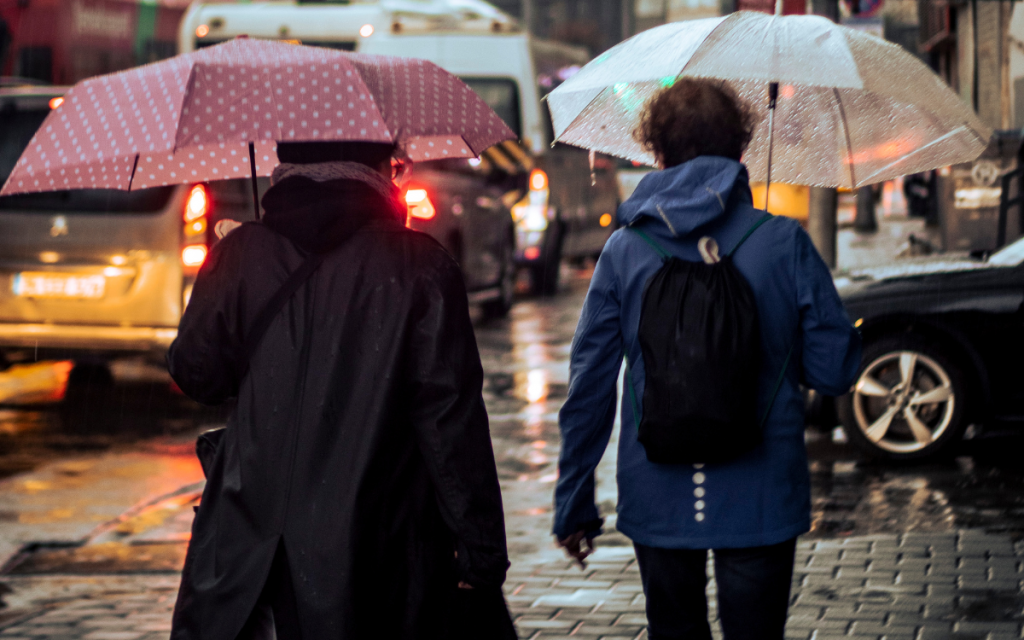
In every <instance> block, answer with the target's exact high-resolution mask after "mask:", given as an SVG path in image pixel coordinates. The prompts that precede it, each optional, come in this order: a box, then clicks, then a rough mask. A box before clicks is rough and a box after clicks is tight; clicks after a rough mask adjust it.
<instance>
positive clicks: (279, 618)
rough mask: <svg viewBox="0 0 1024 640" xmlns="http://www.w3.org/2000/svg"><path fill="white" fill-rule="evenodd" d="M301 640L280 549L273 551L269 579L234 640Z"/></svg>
mask: <svg viewBox="0 0 1024 640" xmlns="http://www.w3.org/2000/svg"><path fill="white" fill-rule="evenodd" d="M275 638H276V640H302V634H301V633H300V631H299V612H298V605H297V601H296V598H295V587H294V586H293V585H292V574H291V570H290V569H289V568H288V557H287V556H286V555H285V551H284V545H279V546H278V547H277V554H276V555H275V556H274V562H273V564H271V565H270V575H268V576H267V582H266V584H264V585H263V592H262V593H261V594H260V598H259V600H257V601H256V606H255V607H253V610H252V613H251V614H249V620H248V621H247V622H246V623H245V626H244V627H242V631H241V632H239V634H238V637H237V638H236V640H275Z"/></svg>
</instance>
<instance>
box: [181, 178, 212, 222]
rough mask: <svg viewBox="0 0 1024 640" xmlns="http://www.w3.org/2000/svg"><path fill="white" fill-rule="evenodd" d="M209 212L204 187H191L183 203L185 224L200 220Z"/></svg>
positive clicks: (208, 199)
mask: <svg viewBox="0 0 1024 640" xmlns="http://www.w3.org/2000/svg"><path fill="white" fill-rule="evenodd" d="M209 211H210V198H209V196H208V195H207V194H206V187H204V186H203V185H201V184H197V185H196V186H194V187H192V191H191V192H189V194H188V200H186V201H185V222H192V221H193V220H198V219H199V218H202V217H203V216H205V215H206V214H207V213H209Z"/></svg>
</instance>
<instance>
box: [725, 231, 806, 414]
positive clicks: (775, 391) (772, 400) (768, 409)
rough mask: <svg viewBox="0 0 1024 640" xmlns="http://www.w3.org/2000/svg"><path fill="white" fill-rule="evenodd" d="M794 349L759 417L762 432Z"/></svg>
mask: <svg viewBox="0 0 1024 640" xmlns="http://www.w3.org/2000/svg"><path fill="white" fill-rule="evenodd" d="M734 251H735V249H734ZM795 348H796V345H795V344H794V345H793V346H792V347H790V348H789V353H787V354H786V359H785V360H783V362H782V371H779V378H778V380H776V381H775V388H774V389H772V397H771V398H770V399H769V400H768V406H767V407H765V410H764V415H763V416H762V417H761V429H762V430H763V429H764V423H766V422H768V414H770V413H771V412H772V405H774V404H775V398H776V397H777V396H778V395H779V389H781V388H782V381H783V380H785V379H786V369H788V368H789V361H790V359H791V358H792V357H793V349H795Z"/></svg>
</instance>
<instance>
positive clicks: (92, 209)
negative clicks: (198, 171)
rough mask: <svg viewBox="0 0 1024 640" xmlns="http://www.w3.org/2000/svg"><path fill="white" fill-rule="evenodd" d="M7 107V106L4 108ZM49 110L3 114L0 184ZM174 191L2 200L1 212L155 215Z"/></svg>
mask: <svg viewBox="0 0 1024 640" xmlns="http://www.w3.org/2000/svg"><path fill="white" fill-rule="evenodd" d="M5 106H8V105H5ZM47 114H49V110H43V109H32V110H25V109H23V110H17V109H13V110H12V109H9V108H4V109H2V110H0V183H3V182H5V181H6V180H7V177H8V176H9V175H11V171H12V170H13V169H14V164H15V163H16V162H17V161H18V158H19V157H20V156H21V153H22V152H23V151H24V150H25V148H26V147H27V146H28V143H29V141H30V140H31V139H32V136H33V135H34V134H35V132H36V129H38V128H39V125H41V124H42V123H43V120H44V119H45V118H46V116H47ZM173 193H174V187H156V188H155V189H139V190H137V191H119V190H116V189H73V190H65V191H47V192H44V193H25V194H20V195H14V196H3V197H0V211H20V212H26V213H28V212H45V213H52V212H55V211H59V212H69V213H155V212H158V211H162V210H163V209H164V208H165V207H166V206H167V203H168V202H169V201H170V199H171V195H172V194H173Z"/></svg>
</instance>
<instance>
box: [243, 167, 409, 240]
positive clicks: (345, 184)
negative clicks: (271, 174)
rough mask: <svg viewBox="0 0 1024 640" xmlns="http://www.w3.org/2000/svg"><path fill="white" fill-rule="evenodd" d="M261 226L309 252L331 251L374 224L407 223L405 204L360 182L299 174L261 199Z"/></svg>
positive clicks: (269, 190) (280, 183)
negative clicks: (384, 222)
mask: <svg viewBox="0 0 1024 640" xmlns="http://www.w3.org/2000/svg"><path fill="white" fill-rule="evenodd" d="M262 203H263V209H264V211H265V213H264V216H263V224H265V225H267V226H268V227H270V228H271V229H273V230H274V231H276V232H278V233H280V234H281V235H283V236H285V237H286V238H288V239H289V240H291V241H292V242H294V243H295V244H297V245H299V247H301V248H302V249H304V250H305V251H313V252H317V253H321V252H324V251H330V250H331V249H333V248H335V247H337V246H338V245H339V244H341V243H342V242H344V241H345V240H346V239H347V238H348V237H349V236H351V235H352V234H353V233H355V232H356V231H357V230H358V229H359V228H360V227H362V226H363V225H364V224H366V223H368V222H370V221H372V220H387V221H391V222H395V223H399V224H400V223H402V222H404V218H403V217H402V216H403V215H404V213H405V211H404V208H403V207H402V206H401V203H400V202H398V200H397V199H394V198H390V199H389V198H385V197H384V196H383V195H381V194H380V193H379V192H377V191H376V190H375V189H373V188H372V187H370V186H369V185H367V184H366V183H364V182H360V181H358V180H344V179H343V180H331V181H328V182H317V181H315V180H311V179H310V178H306V177H302V176H295V177H290V178H286V179H284V180H282V181H281V182H279V183H277V184H275V185H274V186H272V187H270V189H268V190H267V193H266V194H265V195H264V196H263V200H262Z"/></svg>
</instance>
